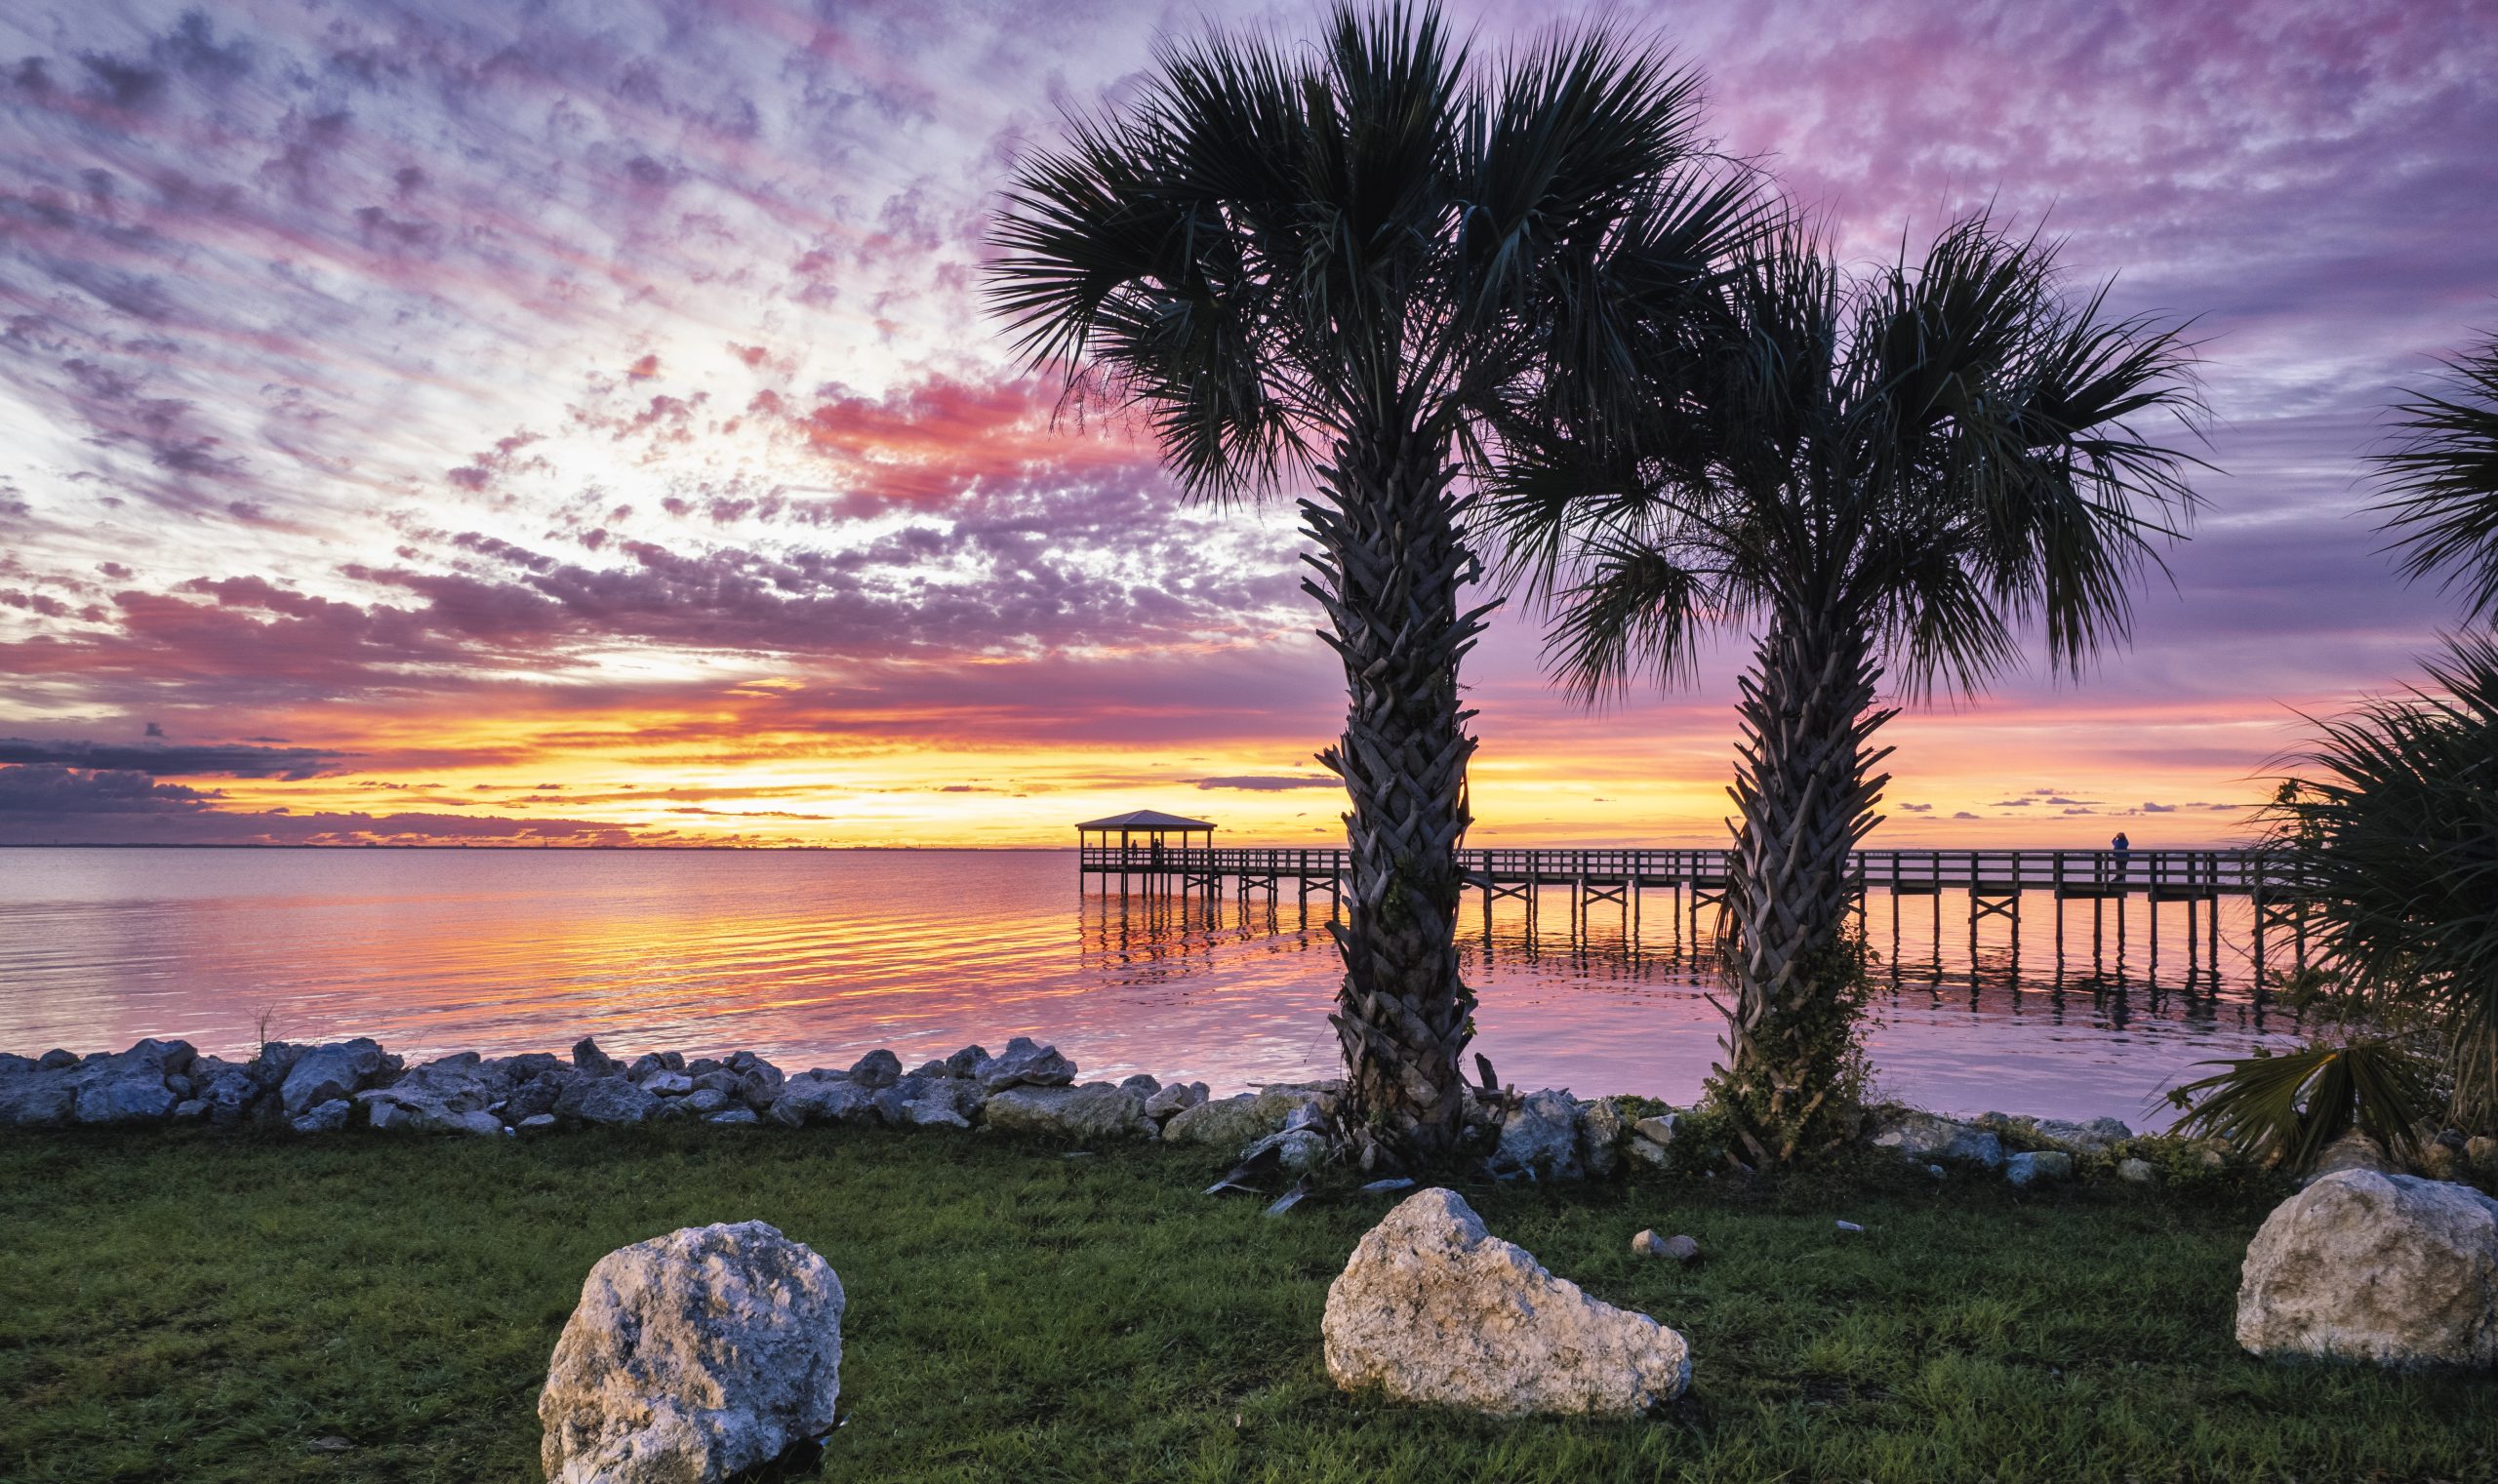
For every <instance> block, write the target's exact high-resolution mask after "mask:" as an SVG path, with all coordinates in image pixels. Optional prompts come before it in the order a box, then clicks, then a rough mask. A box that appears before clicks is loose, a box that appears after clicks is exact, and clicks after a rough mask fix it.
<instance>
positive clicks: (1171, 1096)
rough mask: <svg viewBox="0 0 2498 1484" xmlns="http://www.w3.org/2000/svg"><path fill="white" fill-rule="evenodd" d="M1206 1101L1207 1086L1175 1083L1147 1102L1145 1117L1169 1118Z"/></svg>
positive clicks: (1194, 1083)
mask: <svg viewBox="0 0 2498 1484" xmlns="http://www.w3.org/2000/svg"><path fill="white" fill-rule="evenodd" d="M1205 1101H1206V1085H1205V1084H1204V1083H1202V1082H1174V1083H1172V1084H1171V1085H1170V1086H1169V1087H1166V1088H1164V1089H1162V1090H1161V1091H1160V1092H1157V1093H1155V1094H1153V1095H1152V1096H1151V1097H1149V1098H1148V1099H1146V1100H1145V1116H1147V1117H1148V1118H1153V1119H1163V1118H1169V1117H1172V1116H1174V1115H1176V1114H1180V1113H1185V1112H1187V1111H1188V1110H1189V1109H1190V1108H1192V1107H1196V1106H1198V1105H1199V1104H1201V1103H1204V1102H1205Z"/></svg>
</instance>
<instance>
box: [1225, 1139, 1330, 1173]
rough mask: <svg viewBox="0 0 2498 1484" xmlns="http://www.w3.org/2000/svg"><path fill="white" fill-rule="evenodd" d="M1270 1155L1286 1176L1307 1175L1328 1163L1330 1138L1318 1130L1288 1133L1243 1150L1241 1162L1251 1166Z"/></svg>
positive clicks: (1259, 1141)
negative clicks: (1252, 1163) (1328, 1140)
mask: <svg viewBox="0 0 2498 1484" xmlns="http://www.w3.org/2000/svg"><path fill="white" fill-rule="evenodd" d="M1269 1153H1272V1154H1273V1155H1274V1156H1275V1164H1276V1167H1277V1168H1278V1169H1280V1170H1282V1171H1283V1172H1284V1173H1285V1174H1287V1175H1307V1174H1309V1172H1310V1171H1312V1170H1315V1169H1317V1168H1318V1167H1319V1166H1320V1165H1323V1164H1325V1163H1326V1162H1327V1136H1326V1135H1324V1134H1322V1133H1320V1132H1319V1131H1318V1130H1316V1129H1285V1130H1284V1131H1283V1132H1281V1133H1279V1134H1269V1135H1268V1136H1267V1137H1266V1138H1264V1139H1261V1140H1257V1141H1256V1142H1254V1143H1251V1144H1250V1145H1249V1146H1248V1147H1246V1148H1244V1149H1242V1150H1241V1151H1240V1162H1241V1163H1242V1164H1244V1165H1245V1164H1249V1163H1251V1162H1253V1161H1255V1160H1258V1159H1260V1158H1263V1157H1264V1156H1266V1155H1267V1154H1269Z"/></svg>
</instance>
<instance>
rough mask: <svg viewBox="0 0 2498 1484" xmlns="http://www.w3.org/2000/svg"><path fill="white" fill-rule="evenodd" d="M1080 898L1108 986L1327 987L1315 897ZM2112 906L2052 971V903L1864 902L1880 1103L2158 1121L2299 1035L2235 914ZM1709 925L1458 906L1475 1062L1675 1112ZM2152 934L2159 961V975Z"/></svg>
mask: <svg viewBox="0 0 2498 1484" xmlns="http://www.w3.org/2000/svg"><path fill="white" fill-rule="evenodd" d="M1081 902H1082V904H1083V920H1084V925H1085V931H1084V953H1085V955H1086V957H1087V959H1088V960H1089V961H1092V962H1094V963H1095V964H1097V965H1098V971H1097V972H1099V973H1101V974H1102V975H1103V976H1105V977H1106V978H1118V979H1123V980H1127V981H1130V982H1136V983H1159V984H1164V985H1168V986H1169V987H1170V992H1172V993H1174V994H1179V995H1185V994H1186V993H1187V992H1188V990H1187V987H1186V986H1187V985H1188V984H1189V983H1190V981H1191V980H1192V979H1198V978H1202V979H1204V980H1206V981H1208V982H1213V981H1217V980H1220V979H1221V978H1223V977H1224V976H1225V975H1226V974H1227V973H1228V972H1229V965H1230V963H1231V962H1232V955H1236V954H1242V953H1254V954H1261V955H1270V956H1283V957H1298V956H1306V957H1309V958H1312V959H1314V960H1315V962H1314V963H1313V964H1312V965H1311V966H1310V967H1309V970H1308V971H1307V978H1308V979H1309V981H1310V982H1312V983H1315V982H1317V981H1321V980H1325V979H1329V978H1332V976H1333V975H1334V974H1335V973H1336V972H1337V971H1336V960H1335V947H1334V944H1333V942H1332V941H1331V939H1330V938H1329V936H1328V934H1327V933H1326V928H1325V925H1326V921H1327V918H1328V914H1329V906H1330V903H1329V902H1328V901H1327V899H1326V897H1325V896H1323V895H1321V896H1318V897H1316V898H1315V899H1313V900H1311V901H1309V902H1306V903H1305V902H1299V901H1297V900H1296V899H1295V897H1294V896H1293V895H1292V894H1290V893H1289V892H1285V893H1277V894H1273V895H1269V894H1268V893H1265V892H1262V891H1253V892H1250V893H1245V894H1244V893H1239V892H1236V891H1234V892H1230V893H1207V892H1204V891H1202V890H1200V891H1194V892H1190V893H1187V894H1179V893H1148V892H1144V891H1138V890H1131V891H1130V892H1128V893H1127V894H1125V895H1124V896H1123V895H1121V894H1120V893H1118V892H1116V891H1110V892H1107V893H1106V892H1102V891H1098V890H1088V891H1087V892H1085V893H1084V894H1083V896H1082V898H1081ZM1664 904H1665V903H1662V902H1660V903H1656V904H1655V905H1664ZM2118 905H2119V903H2118V902H2115V901H2111V902H2105V903H2098V902H2088V901H2080V900H2069V901H2064V902H2061V911H2062V913H2063V914H2064V916H2065V918H2066V921H2065V923H2064V926H2065V928H2066V929H2067V933H2066V941H2067V943H2068V944H2069V945H2078V946H2079V947H2080V948H2081V949H2082V951H2081V952H2080V953H2079V954H2075V953H2074V952H2073V951H2071V947H2070V946H2069V947H2068V951H2067V952H2066V953H2064V954H2059V953H2058V951H2057V943H2056V934H2055V932H2054V928H2055V926H2056V924H2055V922H2054V921H2053V916H2054V914H2055V913H2056V912H2057V911H2058V910H2059V903H2058V902H2056V901H2054V900H2052V899H2050V900H2049V901H2047V902H2044V903H2038V902H2033V903H2031V904H2030V906H2029V909H2028V912H2027V913H2026V915H2025V916H2023V917H2022V918H2021V919H2019V920H2018V921H2017V922H2016V921H2015V920H2013V919H2010V918H2007V917H2004V916H2002V915H2000V914H1989V913H1985V912H1983V911H1981V912H1980V913H1978V916H1977V921H1978V929H1977V931H1976V933H1975V934H1974V935H1972V934H1971V933H1970V932H1969V931H1968V924H1969V922H1970V920H1971V908H1972V903H1971V902H1970V901H1969V897H1968V894H1967V893H1965V892H1951V891H1945V892H1942V893H1930V892H1917V893H1913V894H1906V895H1902V896H1899V897H1896V898H1895V897H1893V896H1892V895H1891V894H1889V893H1888V892H1886V891H1884V890H1882V889H1880V888H1878V887H1877V888H1873V889H1871V890H1869V892H1868V895H1867V898H1866V902H1865V922H1866V927H1867V938H1868V946H1869V948H1870V949H1871V950H1872V955H1873V964H1872V968H1873V980H1874V986H1875V993H1874V997H1873V1005H1872V1009H1871V1013H1870V1024H1869V1031H1868V1044H1869V1048H1870V1050H1871V1053H1872V1056H1873V1062H1874V1063H1875V1068H1876V1086H1877V1090H1878V1091H1880V1092H1881V1093H1884V1094H1887V1095H1890V1096H1896V1097H1899V1098H1901V1099H1903V1100H1905V1101H1909V1102H1913V1103H1920V1104H1922V1105H1926V1106H1932V1107H1937V1108H1942V1109H1946V1110H1954V1111H1960V1112H1978V1111H1983V1110H1986V1109H1989V1108H1995V1107H2003V1108H2009V1109H2012V1110H2017V1111H2027V1112H2035V1113H2038V1114H2041V1115H2043V1116H2060V1117H2091V1116H2098V1115H2101V1114H2111V1115H2114V1116H2116V1117H2120V1118H2125V1119H2127V1120H2129V1121H2132V1122H2135V1123H2136V1124H2137V1125H2138V1126H2154V1125H2158V1124H2162V1123H2164V1122H2165V1120H2166V1118H2167V1117H2168V1116H2169V1114H2168V1113H2167V1111H2166V1109H2165V1106H2164V1104H2163V1103H2161V1101H2160V1095H2161V1094H2162V1093H2163V1092H2164V1091H2165V1090H2166V1089H2167V1088H2168V1087H2170V1086H2173V1085H2174V1084H2175V1083H2177V1082H2179V1081H2182V1080H2186V1079H2187V1078H2188V1077H2190V1076H2193V1075H2196V1074H2197V1073H2196V1072H2195V1071H2194V1070H2193V1069H2192V1068H2193V1067H2194V1064H2195V1063H2196V1062H2198V1061H2202V1060H2207V1059H2211V1058H2217V1057H2235V1056H2244V1055H2246V1054H2247V1053H2248V1051H2249V1050H2250V1049H2251V1048H2252V1047H2254V1046H2256V1045H2258V1044H2275V1045H2278V1044H2285V1043H2286V1042H2287V1041H2288V1040H2289V1039H2290V1038H2291V1037H2292V1036H2293V1035H2294V1034H2295V1032H2296V1030H2297V1025H2296V1023H2295V1021H2294V1019H2293V1018H2292V1017H2291V1016H2289V1015H2288V1014H2286V1013H2285V1012H2283V1011H2282V1010H2280V1009H2279V1008H2277V1007H2276V1006H2269V1005H2267V1004H2266V1003H2265V1002H2264V1001H2263V998H2262V996H2260V995H2259V994H2257V993H2256V992H2255V984H2256V978H2255V973H2254V968H2253V965H2252V963H2251V962H2250V960H2249V956H2248V954H2247V953H2246V951H2245V949H2244V947H2243V944H2245V943H2247V942H2248V941H2249V936H2250V935H2249V932H2248V930H2249V928H2250V927H2251V922H2250V920H2249V919H2250V918H2251V915H2252V907H2251V905H2250V903H2249V902H2247V901H2245V900H2244V899H2240V900H2237V901H2235V902H2233V901H2230V900H2228V899H2223V900H2222V901H2221V902H2219V903H2218V904H2217V907H2216V906H2215V904H2214V903H2213V902H2209V901H2205V902H2199V903H2196V904H2195V907H2196V920H2195V922H2194V923H2193V924H2192V926H2193V927H2194V929H2195V931H2194V932H2193V933H2191V934H2190V933H2189V932H2188V928H2189V923H2188V921H2187V911H2188V905H2189V904H2188V903H2187V902H2180V901H2165V902H2145V901H2143V900H2141V899H2140V898H2137V899H2136V900H2134V901H2133V902H2130V903H2126V904H2123V927H2122V929H2121V931H2120V930H2119V929H2118V926H2117V908H2118ZM1894 908H1896V909H1897V910H1896V912H1895V911H1894ZM2094 909H2096V911H2097V913H2098V915H2099V916H2100V919H2101V922H2100V926H2101V928H2102V929H2103V932H2102V935H2101V938H2100V942H2099V945H2098V946H2099V951H2098V952H2097V953H2096V954H2095V955H2093V954H2091V953H2090V952H2089V947H2090V944H2091V941H2092V940H2091V937H2090V928H2091V917H2092V916H2093V914H2094ZM2215 910H2217V911H2218V912H2219V913H2220V920H2219V922H2218V923H2217V924H2215V923H2214V922H2213V921H2212V920H2211V918H2210V916H2209V915H2208V914H2210V913H2212V912H2214V911H2215ZM2155 913H2156V914H2157V915H2156V927H2157V930H2158V931H2157V933H2156V934H2155V932H2154V923H2155V919H2154V915H2153V914H2155ZM1712 915H1713V914H1712V912H1709V911H1704V912H1703V913H1702V915H1701V918H1700V923H1699V926H1698V928H1697V930H1695V927H1694V924H1693V920H1692V918H1691V916H1690V914H1689V913H1688V912H1677V911H1657V910H1653V909H1652V910H1649V911H1645V912H1642V913H1641V914H1640V915H1639V916H1638V917H1637V918H1636V919H1635V920H1634V919H1633V917H1632V913H1631V912H1630V911H1629V910H1628V904H1627V903H1615V904H1606V903H1595V904H1592V905H1590V904H1586V903H1580V904H1579V905H1578V907H1577V908H1576V909H1575V910H1574V904H1573V901H1572V897H1571V889H1570V888H1569V887H1567V886H1565V885H1548V886H1545V887H1543V888H1541V889H1540V890H1537V891H1533V892H1529V893H1524V894H1517V895H1511V894H1504V895H1502V896H1501V897H1499V898H1497V899H1496V900H1495V901H1494V902H1492V904H1491V907H1490V909H1489V911H1488V912H1487V911H1485V910H1484V908H1483V907H1482V906H1481V904H1480V899H1479V896H1476V895H1472V894H1470V896H1469V899H1468V905H1467V909H1466V911H1465V912H1464V913H1462V914H1461V917H1460V932H1459V937H1458V944H1459V949H1460V956H1461V961H1462V964H1463V968H1464V973H1465V976H1466V979H1467V982H1468V983H1469V984H1470V985H1471V986H1472V987H1473V988H1474V989H1475V991H1476V994H1477V996H1478V999H1479V1002H1480V1003H1479V1004H1478V1007H1477V1010H1476V1013H1475V1022H1476V1025H1477V1028H1478V1039H1477V1042H1476V1048H1477V1049H1479V1050H1482V1051H1484V1052H1485V1053H1486V1054H1487V1055H1489V1056H1491V1057H1492V1059H1493V1061H1494V1063H1495V1064H1496V1066H1497V1067H1498V1068H1499V1070H1500V1073H1501V1075H1502V1077H1503V1079H1504V1080H1505V1081H1511V1082H1515V1083H1518V1084H1520V1085H1523V1086H1529V1087H1533V1086H1542V1085H1546V1084H1548V1083H1550V1084H1558V1085H1568V1086H1571V1087H1573V1088H1574V1089H1575V1090H1578V1091H1580V1092H1581V1093H1583V1094H1585V1093H1588V1092H1590V1091H1591V1090H1600V1091H1620V1092H1632V1091H1635V1092H1645V1093H1651V1094H1654V1095H1657V1096H1663V1097H1667V1098H1672V1099H1676V1100H1681V1099H1687V1098H1689V1097H1690V1096H1691V1095H1692V1094H1693V1092H1694V1091H1695V1090H1696V1089H1697V1088H1698V1087H1699V1085H1700V1083H1701V1081H1702V1080H1703V1079H1704V1078H1705V1077H1706V1076H1707V1074H1708V1071H1709V1068H1710V1065H1711V1063H1712V1061H1713V1060H1714V1059H1715V1057H1716V1055H1717V1036H1718V1032H1719V1030H1720V1027H1721V1025H1722V1018H1721V1016H1720V1013H1719V1011H1718V1009H1717V1006H1716V1004H1715V1003H1712V998H1711V996H1712V995H1714V994H1717V993H1718V990H1717V987H1716V981H1717V964H1716V957H1715V954H1714V953H1713V951H1712V949H1711V947H1710V945H1709V943H1708V942H1707V937H1708V933H1709V923H1710V919H1711V917H1712ZM2216 930H2217V931H2216ZM2155 938H2158V939H2160V940H2161V941H2162V943H2163V947H2164V948H2165V950H2166V951H2165V952H2164V954H2163V956H2162V957H2161V958H2160V959H2159V960H2158V961H2157V962H2156V964H2155V962H2154V960H2153V957H2152V952H2151V944H2152V943H2153V942H2154V940H2155ZM2215 942H2218V943H2220V944H2221V945H2222V954H2221V959H2220V962H2219V963H2218V964H2215V963H2214V962H2213V961H2212V958H2211V954H2210V949H2211V946H2212V944H2213V943H2215ZM2180 944H2191V947H2188V948H2180V947H2179V946H2177V945H2180ZM2076 959H2078V961H2076ZM1312 1008H1313V1011H1314V1012H1318V1013H1323V1009H1324V1006H1323V1005H1316V1006H1313V1007H1312Z"/></svg>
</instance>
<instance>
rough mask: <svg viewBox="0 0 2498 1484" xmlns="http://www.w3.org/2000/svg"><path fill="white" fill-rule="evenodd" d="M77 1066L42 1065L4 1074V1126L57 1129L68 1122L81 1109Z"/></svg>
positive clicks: (0, 1095)
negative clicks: (79, 1106)
mask: <svg viewBox="0 0 2498 1484" xmlns="http://www.w3.org/2000/svg"><path fill="white" fill-rule="evenodd" d="M76 1065H77V1063H74V1062H73V1063H70V1064H69V1065H67V1066H46V1065H42V1064H40V1063H38V1064H36V1065H34V1066H31V1067H20V1068H18V1069H17V1070H16V1071H15V1072H7V1073H0V1125H14V1126H15V1127H18V1128H23V1129H57V1128H60V1127H61V1126H63V1125H64V1124H66V1123H68V1122H69V1119H70V1115H71V1114H72V1113H73V1112H74V1111H75V1110H76V1109H77V1106H78V1084H77V1081H76V1077H77V1072H76Z"/></svg>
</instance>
